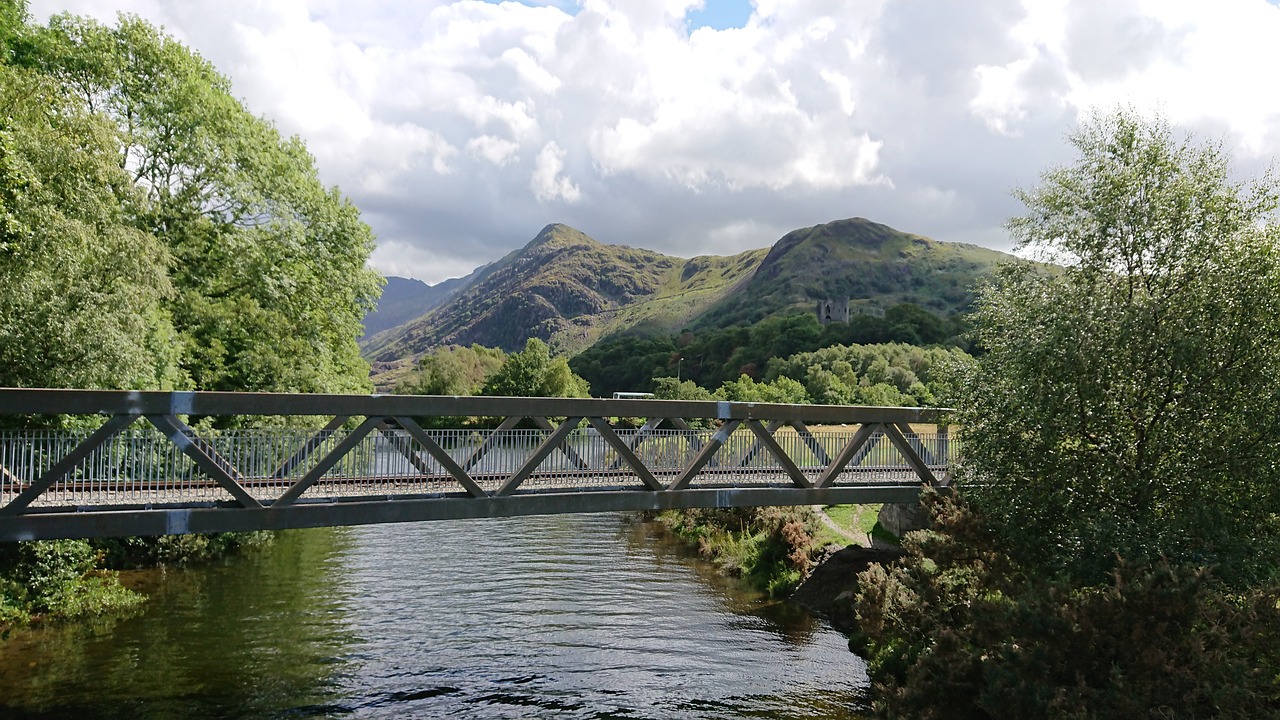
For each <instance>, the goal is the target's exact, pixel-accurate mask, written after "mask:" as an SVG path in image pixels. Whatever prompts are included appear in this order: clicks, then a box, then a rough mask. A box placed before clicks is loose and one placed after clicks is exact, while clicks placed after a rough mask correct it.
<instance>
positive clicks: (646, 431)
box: [609, 417, 666, 470]
mask: <svg viewBox="0 0 1280 720" xmlns="http://www.w3.org/2000/svg"><path fill="white" fill-rule="evenodd" d="M663 420H666V418H661V417H655V418H649V419H648V420H647V421H645V424H644V425H642V426H641V427H640V429H639V430H637V431H636V432H635V434H634V435H632V436H631V441H630V442H628V443H627V449H628V450H630V451H631V453H632V454H633V455H634V454H635V451H636V449H637V448H639V447H640V446H641V445H642V444H644V441H645V440H648V439H649V436H650V435H652V434H653V431H654V430H656V429H657V428H658V426H659V425H661V424H662V421H663ZM615 434H616V433H615ZM622 462H623V459H622V458H621V457H619V458H618V459H617V460H614V461H613V463H612V464H610V465H609V469H610V470H617V469H618V468H620V467H622Z"/></svg>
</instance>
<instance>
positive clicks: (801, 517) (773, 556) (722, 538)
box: [655, 505, 879, 597]
mask: <svg viewBox="0 0 1280 720" xmlns="http://www.w3.org/2000/svg"><path fill="white" fill-rule="evenodd" d="M878 511H879V506H873V505H866V506H860V505H843V506H835V507H829V508H825V509H824V511H823V512H824V513H825V515H826V516H827V518H829V520H830V522H828V521H826V520H824V518H823V515H822V514H819V512H816V511H815V510H814V509H812V508H809V507H805V506H801V507H762V508H728V509H698V510H668V511H664V512H661V513H659V514H658V515H657V516H656V518H655V519H656V521H657V522H658V523H659V524H660V525H661V526H662V527H663V528H665V529H666V531H667V532H668V533H670V534H671V535H673V536H675V537H677V538H679V539H680V540H682V541H683V542H684V543H685V544H686V545H687V546H688V547H690V548H691V549H694V550H696V551H697V552H698V554H699V555H701V556H702V557H704V558H707V559H708V560H711V561H713V562H715V563H716V564H717V565H718V566H719V567H720V568H721V570H722V571H724V572H725V573H727V574H729V575H732V576H735V577H740V578H742V579H744V580H746V581H747V582H748V583H749V584H750V585H752V586H753V587H755V588H757V589H759V590H761V591H764V592H766V593H768V594H769V596H770V597H786V596H787V595H790V594H791V591H792V590H794V589H795V588H796V586H797V585H799V584H800V581H802V580H803V579H804V578H805V577H807V576H808V574H809V571H810V570H812V569H813V567H814V565H815V564H816V563H817V562H818V561H819V560H820V558H821V557H822V556H823V554H824V553H825V552H827V549H828V548H829V547H831V546H839V547H843V546H846V545H850V544H866V543H867V539H868V537H869V534H870V533H871V532H872V528H873V526H874V525H875V519H876V513H877V512H878Z"/></svg>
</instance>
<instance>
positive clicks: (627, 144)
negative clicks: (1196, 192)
mask: <svg viewBox="0 0 1280 720" xmlns="http://www.w3.org/2000/svg"><path fill="white" fill-rule="evenodd" d="M556 5H562V6H563V7H566V8H568V11H566V10H564V9H561V7H557V6H556ZM556 5H546V6H539V7H531V6H529V5H525V4H521V3H513V2H510V3H501V4H495V3H485V2H447V1H446V0H431V1H430V2H423V3H403V2H397V1H395V0H375V1H374V2H371V3H348V2H343V1H342V0H278V1H277V2H271V3H261V2H251V1H250V0H189V1H183V2H179V1H178V0H65V1H64V2H57V1H56V0H34V1H33V3H32V9H33V12H34V13H36V14H37V16H41V17H43V16H47V15H48V14H49V13H50V12H52V11H55V10H62V9H66V10H70V11H72V12H78V13H84V14H91V15H93V16H95V17H98V18H100V19H103V20H105V21H112V20H113V18H114V16H115V12H116V10H117V9H120V10H125V11H128V12H135V13H137V14H139V15H142V16H143V17H146V18H148V19H150V20H151V21H153V22H155V23H157V24H160V25H164V26H165V28H166V29H167V30H168V31H169V32H171V33H173V34H175V35H176V36H177V37H179V38H180V39H181V40H183V41H184V42H186V43H188V44H189V45H191V46H192V47H194V48H196V49H197V50H198V51H199V52H200V53H201V54H203V55H204V56H205V57H207V58H208V59H210V61H212V62H213V63H214V64H215V65H216V66H217V67H218V68H219V69H220V70H222V71H223V72H224V73H226V74H227V75H228V76H230V77H231V78H232V81H233V84H234V89H235V92H236V94H237V95H239V96H241V97H243V98H244V100H245V102H246V104H247V105H248V106H249V107H250V108H251V109H252V110H253V111H254V112H256V113H260V114H263V115H266V116H267V117H269V118H271V119H272V120H273V121H275V122H276V123H277V124H278V125H279V127H280V128H281V129H282V130H283V131H284V132H286V133H290V134H292V133H297V134H299V135H301V136H302V137H303V139H304V140H305V141H306V142H307V145H308V148H309V149H310V150H311V151H312V153H313V154H315V156H316V158H317V162H318V164H319V167H320V172H321V176H322V177H323V178H324V179H325V181H326V182H329V183H337V184H339V185H340V186H341V187H342V188H343V190H344V191H345V192H346V193H348V194H349V195H350V196H351V197H352V199H353V200H354V201H355V202H356V204H357V205H358V206H360V207H361V208H362V210H363V213H364V217H365V218H366V219H367V220H368V222H369V223H370V224H371V225H372V226H373V227H374V230H375V232H376V233H377V234H378V236H379V248H378V251H377V252H376V253H375V255H374V260H373V262H374V264H375V265H377V266H378V267H379V268H381V269H383V270H385V271H388V272H398V273H402V274H409V275H413V276H416V277H420V278H422V279H424V280H427V281H431V282H434V281H437V280H441V279H443V278H445V277H448V276H449V275H450V274H461V273H462V272H464V271H467V270H470V269H471V268H472V267H475V266H477V265H480V264H483V263H485V262H488V261H490V260H493V259H495V258H497V257H500V256H501V255H502V254H504V253H506V252H509V251H510V250H511V249H513V248H515V247H518V246H520V245H522V244H524V243H525V242H527V241H528V239H529V238H531V237H532V236H533V235H534V234H535V233H536V232H537V231H538V230H539V229H540V228H541V227H542V226H543V225H545V224H546V223H548V222H552V221H559V222H565V223H568V224H571V225H574V226H576V227H579V228H580V229H582V230H584V231H586V232H588V233H590V234H592V235H593V236H595V237H597V239H599V240H601V241H604V242H617V243H624V244H628V245H633V246H643V247H651V248H654V249H657V250H662V251H665V252H673V253H678V254H683V255H691V254H697V253H703V252H717V253H726V252H733V251H737V250H742V249H746V248H749V247H762V246H765V245H767V244H769V243H771V242H773V241H774V240H776V239H777V238H778V237H779V236H780V235H781V234H782V233H783V232H786V231H787V230H790V229H793V228H795V227H803V226H808V225H813V224H816V223H820V222H825V221H828V220H832V219H836V218H841V217H849V216H854V215H861V216H865V217H869V218H872V219H874V220H878V221H881V222H886V223H888V224H890V225H894V226H896V227H899V228H900V229H903V230H907V231H911V232H917V233H921V234H925V235H930V236H933V237H937V238H939V239H957V240H966V241H971V242H980V243H983V244H987V245H992V246H1002V245H1004V244H1006V240H1005V235H1004V232H1003V230H1002V229H1001V224H1002V222H1003V220H1004V219H1005V218H1006V217H1007V216H1008V215H1010V214H1012V213H1016V212H1017V211H1018V208H1017V206H1016V205H1015V204H1014V202H1013V201H1012V200H1011V199H1010V197H1009V194H1008V191H1009V190H1010V189H1011V188H1012V187H1015V186H1026V185H1029V184H1031V183H1034V182H1035V178H1036V177H1037V175H1038V173H1039V172H1040V171H1041V170H1043V169H1045V168H1046V167H1047V166H1049V165H1052V164H1056V163H1060V162H1062V161H1064V160H1065V159H1066V158H1067V155H1066V153H1067V150H1066V147H1065V145H1064V143H1063V141H1062V138H1063V134H1064V133H1065V132H1066V131H1067V130H1068V129H1069V128H1070V126H1071V125H1072V124H1073V123H1074V122H1075V121H1076V119H1077V118H1078V117H1079V114H1080V113H1082V112H1085V111H1087V110H1089V109H1091V108H1092V107H1095V106H1103V107H1106V106H1110V105H1114V104H1116V103H1127V104H1133V105H1136V106H1138V107H1157V106H1158V107H1161V108H1163V109H1164V111H1165V112H1167V113H1168V114H1169V115H1170V117H1171V118H1172V119H1173V120H1174V121H1175V122H1180V123H1185V124H1188V125H1189V126H1191V127H1193V128H1198V129H1200V130H1201V131H1203V132H1207V133H1210V134H1211V136H1212V137H1217V136H1219V135H1225V137H1226V138H1227V140H1228V144H1229V145H1231V144H1234V145H1235V146H1236V147H1238V148H1239V149H1240V152H1241V153H1242V154H1244V155H1246V156H1247V157H1249V158H1253V159H1256V158H1266V157H1270V156H1274V155H1275V154H1277V152H1280V130H1277V128H1280V95H1277V94H1275V93H1272V92H1270V91H1269V89H1270V87H1271V85H1272V84H1273V83H1272V78H1271V75H1272V74H1273V69H1274V68H1275V67H1280V44H1278V43H1275V42H1274V38H1276V37H1280V9H1277V8H1276V7H1275V6H1273V5H1271V4H1269V3H1268V2H1266V0H1220V1H1219V2H1215V3H1204V2H1202V1H1200V0H973V1H972V2H950V3H939V2H936V0H894V1H893V2H889V0H867V1H860V2H856V3H850V2H847V1H846V0H808V1H806V2H803V3H797V2H786V1H784V0H754V2H753V8H754V10H753V13H752V15H751V17H750V18H749V19H748V21H747V22H746V24H745V26H744V27H741V28H733V29H728V30H719V31H717V30H714V29H712V28H709V27H701V28H698V29H696V30H693V31H692V32H690V31H689V30H688V28H687V26H686V24H685V22H684V17H685V15H686V14H687V13H688V11H689V10H690V9H692V8H695V7H697V6H700V5H701V3H700V2H699V1H698V0H662V1H661V2H650V1H649V0H583V2H582V3H581V4H580V5H576V4H574V3H568V2H566V3H557V4H556ZM550 209H554V210H555V211H556V212H557V213H559V214H558V215H557V216H554V217H549V216H548V215H547V213H548V211H549V210H550Z"/></svg>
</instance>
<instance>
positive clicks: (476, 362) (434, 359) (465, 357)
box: [396, 345, 507, 395]
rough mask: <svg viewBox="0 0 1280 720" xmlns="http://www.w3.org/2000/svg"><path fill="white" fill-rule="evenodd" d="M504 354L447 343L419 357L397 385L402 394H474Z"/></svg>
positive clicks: (489, 349) (494, 369)
mask: <svg viewBox="0 0 1280 720" xmlns="http://www.w3.org/2000/svg"><path fill="white" fill-rule="evenodd" d="M506 357H507V354H506V353H504V352H502V351H501V350H499V349H497V348H487V347H484V346H481V345H471V346H470V347H458V346H454V345H450V346H448V347H443V348H439V349H437V350H436V351H435V352H433V353H431V354H429V355H424V356H422V358H421V359H419V360H418V365H417V367H416V368H414V371H413V372H412V373H410V374H409V375H408V376H407V377H406V378H404V380H402V381H401V382H400V383H399V384H398V385H397V386H396V392H397V393H398V394H401V395H475V394H478V393H479V392H480V388H481V387H483V386H484V383H485V380H486V379H487V378H488V377H489V376H490V375H492V374H494V373H495V372H497V371H498V368H500V367H502V364H503V362H504V361H505V360H506Z"/></svg>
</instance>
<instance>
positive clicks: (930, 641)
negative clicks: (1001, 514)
mask: <svg viewBox="0 0 1280 720" xmlns="http://www.w3.org/2000/svg"><path fill="white" fill-rule="evenodd" d="M927 504H928V505H929V507H930V510H931V515H932V518H933V522H932V528H931V529H930V530H924V531H917V532H913V533H909V534H908V535H907V536H906V537H905V538H904V542H903V548H904V549H905V550H906V551H907V556H906V557H905V558H903V559H902V560H900V561H899V562H897V563H895V564H894V565H893V566H891V567H883V566H880V565H872V566H871V568H870V569H868V570H867V571H865V572H864V573H862V574H861V575H860V576H859V593H858V597H857V600H856V604H855V614H856V619H855V623H856V626H857V627H858V633H857V635H856V636H855V637H854V639H853V641H852V642H851V646H852V647H854V648H855V649H856V650H857V651H858V652H859V653H861V654H862V655H863V656H864V657H865V658H866V659H867V672H868V674H869V675H870V677H871V681H872V693H873V696H874V702H875V705H876V710H877V711H878V714H879V715H880V716H882V717H902V718H925V719H927V718H938V719H940V720H941V719H943V718H945V719H947V720H951V719H952V718H970V719H974V720H980V719H985V718H1006V717H1016V718H1148V717H1149V718H1161V717H1197V718H1198V717H1239V718H1245V717H1248V718H1261V717H1275V716H1276V712H1277V711H1280V642H1277V641H1278V640H1280V638H1277V628H1278V627H1280V604H1278V603H1280V595H1278V594H1277V593H1276V592H1275V591H1274V590H1271V591H1263V590H1257V591H1249V592H1247V593H1245V594H1244V595H1242V596H1235V595H1233V594H1230V593H1226V592H1223V590H1222V589H1221V588H1220V587H1215V585H1214V583H1213V582H1212V581H1211V576H1210V574H1209V573H1208V572H1206V571H1205V569H1204V568H1198V567H1192V566H1184V565H1183V566H1180V565H1171V564H1170V563H1168V562H1165V561H1157V562H1154V563H1151V564H1129V563H1121V564H1120V565H1119V566H1117V567H1116V568H1115V570H1114V573H1113V574H1112V576H1110V577H1109V578H1107V579H1106V580H1105V581H1104V582H1101V583H1099V584H1097V585H1092V586H1087V587H1078V586H1076V585H1074V584H1073V582H1072V581H1071V580H1070V579H1067V578H1063V577H1055V578H1046V577H1044V576H1043V575H1041V574H1039V573H1037V572H1034V571H1032V570H1031V569H1029V568H1026V567H1025V566H1022V565H1020V564H1019V563H1018V562H1017V561H1016V560H1014V559H1013V558H1012V557H1011V556H1010V555H1009V553H1008V552H1007V551H1006V550H1005V549H1004V548H1003V547H1002V546H1003V543H1001V542H1000V541H999V540H998V538H997V537H995V536H994V535H993V533H992V531H991V529H990V528H989V527H988V526H987V524H986V523H985V522H984V519H983V518H982V517H981V516H980V515H978V514H976V513H974V512H973V511H972V509H971V508H970V507H968V506H966V505H965V504H964V503H962V502H954V501H952V500H950V499H946V498H942V497H940V496H937V495H932V496H929V497H928V498H927Z"/></svg>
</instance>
